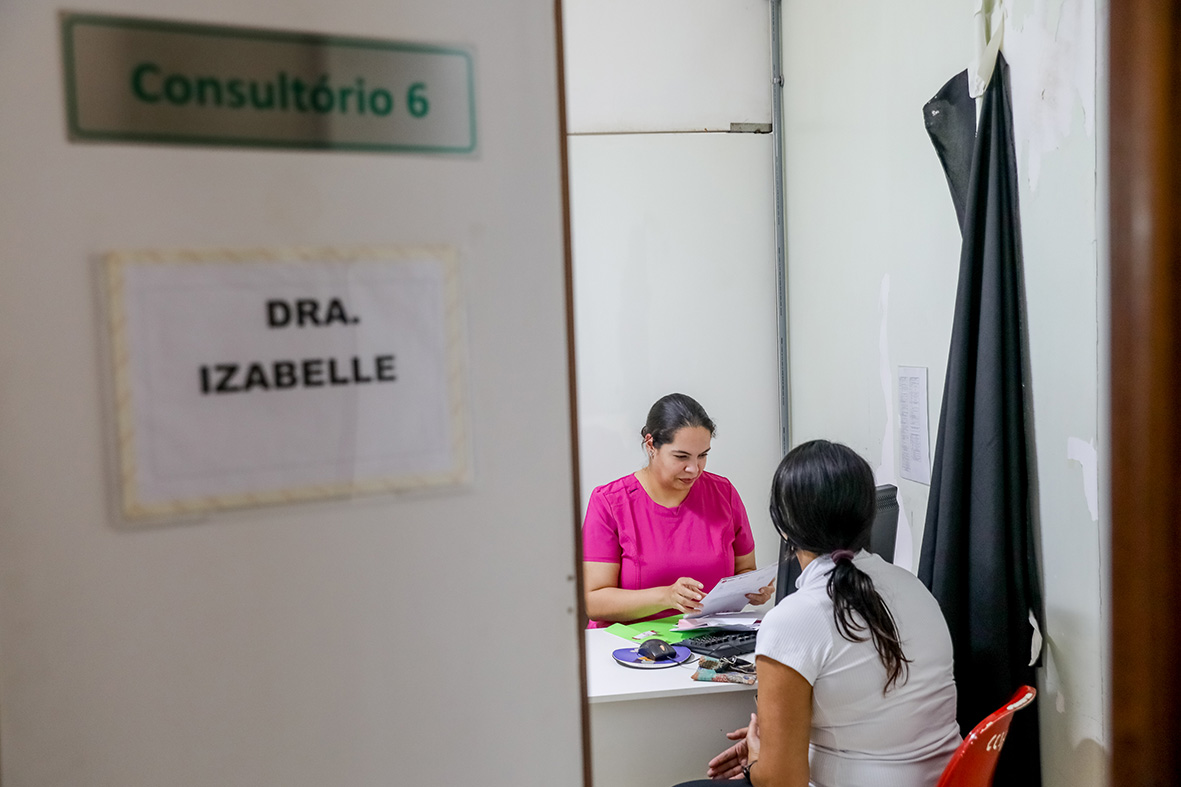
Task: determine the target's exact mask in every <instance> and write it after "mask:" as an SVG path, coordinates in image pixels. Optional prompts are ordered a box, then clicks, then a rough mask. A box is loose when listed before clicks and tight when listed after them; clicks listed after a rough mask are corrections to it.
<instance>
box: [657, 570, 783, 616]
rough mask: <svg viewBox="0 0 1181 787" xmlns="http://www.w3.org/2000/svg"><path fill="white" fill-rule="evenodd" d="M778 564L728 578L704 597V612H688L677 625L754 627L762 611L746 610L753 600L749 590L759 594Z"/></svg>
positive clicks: (702, 607) (702, 602)
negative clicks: (749, 596)
mask: <svg viewBox="0 0 1181 787" xmlns="http://www.w3.org/2000/svg"><path fill="white" fill-rule="evenodd" d="M778 573H779V565H778V564H774V565H770V566H766V567H765V568H760V569H758V570H757V571H747V572H746V573H745V574H735V575H734V576H732V577H726V578H725V579H723V580H721V581H719V582H718V584H717V585H715V586H714V589H713V590H711V591H710V592H709V593H708V594H706V596H705V598H703V599H702V600H701V611H700V612H694V613H693V614H691V615H686V616H685V617H684V618H682V619H681V621H680V622H679V623H678V624H677V629H678V630H679V631H686V630H691V629H699V628H724V629H755V628H758V627H759V620H760V619H761V617H762V613H760V612H743V611H742V609H743V607H745V606H746V605H747V604H749V603H750V599H748V598H747V597H746V595H747V594H748V593H758V592H759V589H760V588H763V587H766V586H767V585H770V584H771V583H772V582H774V581H775V576H776V575H777V574H778Z"/></svg>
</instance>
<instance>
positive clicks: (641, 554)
mask: <svg viewBox="0 0 1181 787" xmlns="http://www.w3.org/2000/svg"><path fill="white" fill-rule="evenodd" d="M640 434H641V435H642V436H643V439H644V450H645V451H646V452H647V454H648V465H647V466H646V467H644V468H641V469H640V470H637V471H636V472H635V473H633V474H631V475H627V476H624V477H623V478H620V479H618V480H617V481H612V482H611V483H609V484H605V485H604V486H600V487H598V488H596V489H595V490H594V491H593V492H592V493H591V497H590V503H589V504H588V505H587V511H586V520H585V521H584V522H583V526H582V545H583V546H582V551H583V560H584V563H583V572H584V579H585V585H586V610H587V615H588V616H589V617H590V619H591V624H590V625H591V627H592V628H597V627H601V626H606V625H609V624H610V623H613V622H634V621H638V620H649V619H652V618H659V617H664V616H666V615H673V614H676V613H678V612H694V611H696V610H698V609H700V608H701V604H700V602H701V599H702V598H704V597H705V594H706V593H708V592H709V591H710V590H711V589H712V588H713V586H714V585H716V584H717V583H718V580H720V579H722V578H724V577H728V576H731V575H732V574H741V573H743V572H746V571H753V570H754V569H755V554H754V548H755V543H754V537H753V536H752V535H751V532H750V521H749V520H748V519H747V516H746V509H745V508H744V507H743V505H742V500H741V499H739V497H738V492H737V491H736V490H735V489H734V486H733V484H731V483H730V482H729V481H727V480H726V479H725V478H723V477H721V476H720V475H714V474H713V473H707V472H705V460H706V457H707V456H708V455H709V449H710V441H711V440H712V438H713V435H714V422H713V421H712V420H710V418H709V416H708V415H706V413H705V410H704V408H702V406H701V405H700V404H698V403H697V402H696V401H694V400H693V399H692V398H690V397H688V396H686V395H685V394H669V395H668V396H665V397H663V398H662V399H660V400H659V401H657V402H656V404H654V405H652V409H651V410H649V412H648V422H647V423H646V424H645V425H644V428H643V429H642V430H641V431H640ZM774 592H775V588H774V586H773V585H768V586H767V587H764V588H761V589H760V591H759V592H758V593H752V594H750V595H748V596H747V598H749V599H750V602H751V603H752V604H762V603H765V602H766V601H767V600H768V599H770V598H771V594H773V593H774Z"/></svg>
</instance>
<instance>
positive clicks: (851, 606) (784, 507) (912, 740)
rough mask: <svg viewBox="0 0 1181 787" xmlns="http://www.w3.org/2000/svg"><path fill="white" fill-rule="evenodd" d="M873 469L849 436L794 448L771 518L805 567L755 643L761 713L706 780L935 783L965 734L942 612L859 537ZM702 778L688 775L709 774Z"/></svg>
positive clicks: (823, 785)
mask: <svg viewBox="0 0 1181 787" xmlns="http://www.w3.org/2000/svg"><path fill="white" fill-rule="evenodd" d="M875 506H876V496H875V487H874V478H873V471H872V470H871V469H870V467H869V464H868V463H867V462H866V461H865V460H864V459H862V458H861V457H860V456H858V455H857V453H856V452H854V451H853V450H852V449H851V448H849V447H848V446H844V445H840V444H838V443H831V442H828V441H826V440H814V441H812V442H808V443H804V444H803V445H800V446H798V447H797V448H795V449H793V450H792V451H791V452H790V453H789V454H788V455H787V456H785V457H784V458H783V461H782V462H781V463H780V464H779V467H778V469H777V470H776V472H775V477H774V480H773V482H772V486H771V520H772V522H774V524H775V528H776V530H778V531H779V535H780V536H781V537H782V538H783V539H784V540H785V541H786V542H787V545H788V547H789V549H791V551H792V552H793V553H794V556H795V557H794V559H796V560H798V561H799V563H800V567H801V568H802V569H803V571H802V573H801V575H800V577H799V579H798V580H797V582H796V588H797V590H796V592H795V593H792V594H791V595H788V596H786V597H785V598H784V599H783V600H782V601H781V602H779V604H778V605H776V607H775V608H774V609H773V610H772V611H771V612H769V613H768V614H767V616H766V617H765V618H764V620H763V624H762V626H761V628H760V629H759V635H758V643H757V645H756V648H755V661H756V666H757V670H758V687H759V688H758V713H757V714H751V719H750V724H749V726H747V727H744V728H742V729H740V730H735V731H734V732H732V733H730V734H729V735H728V736H727V737H729V738H730V739H731V740H736V741H737V743H735V744H734V745H733V746H731V747H730V748H729V749H727V750H726V751H724V752H722V754H720V755H718V756H717V757H715V758H714V759H713V760H711V761H710V763H709V768H708V775H709V776H710V779H711V780H723V779H734V780H740V781H737V782H730V783H731V784H734V783H737V784H739V785H742V784H744V783H746V784H752V785H754V786H755V787H934V785H935V784H936V782H937V781H938V780H939V775H940V773H941V772H942V770H943V768H944V766H945V765H946V764H947V762H948V760H949V759H950V758H951V755H952V754H953V753H954V752H955V750H956V747H957V746H958V745H959V743H960V734H959V727H958V726H957V724H956V719H955V707H956V689H955V682H954V678H953V676H952V645H951V637H950V635H949V634H948V630H947V624H946V622H945V621H944V618H943V614H942V612H941V611H940V609H939V605H938V603H937V602H936V601H935V599H934V597H932V596H931V594H930V593H929V592H928V591H927V589H926V588H925V587H924V586H923V584H922V583H921V582H919V580H918V579H917V578H916V577H915V576H914V575H913V574H911V573H910V572H909V571H906V570H905V569H902V568H898V567H897V566H894V565H893V564H891V563H888V562H886V561H885V560H883V559H882V558H880V557H878V556H877V555H874V554H872V553H870V552H868V551H866V550H865V549H864V547H865V546H866V544H867V543H868V541H869V530H870V526H871V525H872V524H873V520H874V513H875V510H874V509H875ZM710 783H711V782H710V781H709V780H706V781H701V782H690V783H688V784H687V785H685V786H684V787H689V785H708V784H710Z"/></svg>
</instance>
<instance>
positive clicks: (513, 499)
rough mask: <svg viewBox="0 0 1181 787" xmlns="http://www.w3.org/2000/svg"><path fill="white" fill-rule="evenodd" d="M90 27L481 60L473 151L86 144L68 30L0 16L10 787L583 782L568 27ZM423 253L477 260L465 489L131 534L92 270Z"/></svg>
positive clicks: (464, 22) (542, 12)
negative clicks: (404, 48) (301, 250)
mask: <svg viewBox="0 0 1181 787" xmlns="http://www.w3.org/2000/svg"><path fill="white" fill-rule="evenodd" d="M70 8H71V9H73V10H95V11H103V12H122V13H131V14H138V15H143V16H159V17H166V18H177V19H184V20H193V21H203V22H219V23H231V24H249V25H259V26H267V27H278V28H285V29H295V30H311V31H317V32H322V33H335V34H343V35H366V36H377V37H385V38H392V39H398V40H409V41H424V42H441V43H458V44H462V45H468V46H472V47H473V48H474V50H475V62H476V69H475V79H476V91H477V99H476V104H477V112H478V131H479V139H480V143H479V151H478V153H477V155H476V156H475V157H474V158H470V159H469V158H456V159H449V158H441V157H431V156H412V155H366V154H341V153H314V152H272V151H252V150H218V149H201V148H186V147H163V146H155V147H153V146H143V145H72V144H68V143H67V142H66V141H65V122H64V118H63V107H64V103H63V97H62V89H61V77H60V52H59V45H58V30H57V12H56V9H55V7H52V6H49V5H46V4H45V3H40V2H35V1H34V0H12V2H6V3H4V4H3V6H0V73H3V74H4V75H5V79H4V80H3V82H2V83H0V104H2V105H4V106H5V107H8V108H9V109H8V110H7V111H5V112H2V113H0V260H3V264H2V265H0V368H2V369H3V376H2V377H0V434H2V435H3V439H2V440H0V489H2V490H3V493H2V494H0V522H2V527H0V588H2V592H0V737H2V741H0V751H2V752H3V763H2V765H3V771H2V779H3V783H4V785H5V787H32V785H37V787H50V786H53V785H60V786H61V787H76V785H95V786H97V785H111V786H112V787H114V786H115V785H117V786H118V787H137V786H139V785H142V786H143V787H158V786H159V785H177V786H178V787H179V786H181V785H194V786H197V785H200V786H201V787H204V786H205V785H214V784H216V785H251V787H261V786H265V785H275V786H276V787H278V785H283V786H284V787H294V786H295V785H309V787H310V786H311V785H316V787H320V786H321V785H327V784H339V785H350V786H351V785H389V784H415V783H421V784H427V783H430V784H465V783H476V782H479V783H482V784H508V783H513V784H529V783H536V784H541V783H544V784H547V785H550V784H557V785H572V784H578V783H580V782H581V773H582V769H581V750H580V720H579V702H580V699H579V697H578V658H577V645H578V632H577V622H576V619H575V618H576V616H575V595H574V589H573V579H574V571H573V570H574V564H573V558H572V556H573V552H574V535H575V532H576V522H575V519H574V513H573V509H574V493H573V480H572V471H571V467H572V464H571V446H570V441H569V423H570V416H571V413H570V412H569V411H568V398H567V396H568V394H567V372H566V363H567V354H566V335H565V315H564V311H563V309H564V290H563V287H564V285H563V270H562V260H563V245H562V235H561V221H562V217H561V192H560V189H561V185H560V177H559V137H558V117H559V115H558V111H559V110H558V106H557V84H556V62H555V46H554V40H555V37H554V33H555V30H554V19H553V10H552V6H551V4H549V3H536V2H524V1H522V0H517V1H513V0H510V1H509V2H498V3H495V4H489V3H483V2H462V0H430V2H418V1H416V0H395V2H378V1H377V0H343V1H342V2H336V3H320V2H295V3H292V2H276V1H275V0H234V1H233V2H230V1H228V0H212V2H206V3H203V4H200V5H194V4H192V3H188V2H181V0H118V2H114V3H105V4H104V3H98V2H95V1H94V0H78V1H77V2H74V3H71V5H70ZM16 108H18V109H16ZM14 109H15V111H14ZM506 195H509V196H510V197H511V198H506ZM429 242H445V243H453V244H455V245H457V246H458V247H459V249H460V252H461V255H462V274H461V275H462V281H463V287H464V295H465V299H466V306H467V323H468V328H469V342H468V355H469V358H470V365H469V381H470V406H471V412H472V427H473V428H472V433H473V438H472V439H473V448H474V478H475V480H474V482H473V484H472V485H471V486H470V488H467V489H463V490H453V491H443V492H438V493H433V494H429V495H421V496H408V497H405V498H390V497H374V498H365V499H357V500H354V501H345V502H324V503H318V504H309V505H301V506H290V507H273V508H266V509H259V510H253V511H237V512H230V513H225V514H218V515H216V516H209V517H207V518H205V519H203V520H201V521H195V522H188V523H184V524H179V525H175V526H168V527H159V528H154V529H148V530H140V531H134V532H132V531H126V530H120V529H117V528H116V523H115V522H114V521H113V520H112V517H111V516H110V515H109V513H108V512H109V511H110V510H111V506H110V502H111V497H110V495H111V489H110V486H109V484H108V482H107V480H108V475H107V472H106V462H107V460H108V454H107V452H106V445H107V439H108V436H109V430H110V427H111V423H110V421H111V413H110V412H109V411H108V410H107V409H106V408H105V407H104V405H103V392H102V389H101V385H100V380H101V379H102V376H103V373H102V368H101V366H100V364H101V356H100V354H99V351H98V347H99V345H100V341H99V339H98V335H99V331H100V330H102V326H101V325H100V323H99V318H98V311H99V310H98V308H97V297H96V266H95V260H96V255H98V254H100V253H101V252H104V251H107V250H112V249H126V248H160V247H166V248H175V247H182V248H183V247H209V246H229V247H242V246H269V245H277V246H289V245H303V244H307V245H350V244H357V243H429ZM523 545H528V549H523ZM526 647H529V648H536V649H538V650H541V651H543V652H545V653H547V658H545V659H539V660H537V661H535V662H531V663H530V665H529V666H528V668H527V681H526V682H527V688H525V689H523V688H522V685H523V684H522V680H521V678H520V674H519V669H520V667H519V666H517V665H519V664H520V659H519V657H520V655H521V653H522V650H523V649H524V648H526ZM522 742H532V745H527V746H523V744H522ZM523 750H527V755H528V756H522V751H523Z"/></svg>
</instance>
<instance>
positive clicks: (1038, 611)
mask: <svg viewBox="0 0 1181 787" xmlns="http://www.w3.org/2000/svg"><path fill="white" fill-rule="evenodd" d="M1010 107H1011V101H1010V98H1009V90H1008V66H1007V65H1006V64H1005V62H1004V58H1003V57H1000V58H998V61H997V66H996V70H995V72H994V73H993V77H992V81H991V82H990V83H989V86H988V89H987V92H986V93H985V95H984V101H983V106H982V110H981V114H980V120H979V124H978V125H977V122H976V108H975V100H974V99H973V98H972V97H971V96H970V95H969V94H968V79H967V72H964V73H961V74H959V75H957V76H955V77H954V78H952V80H951V81H950V82H948V83H947V84H946V85H944V87H943V89H942V90H940V91H939V93H938V95H936V96H935V98H933V99H932V100H931V101H930V102H929V103H928V104H927V105H926V106H925V107H924V116H925V118H926V123H927V131H928V133H929V134H930V136H931V140H932V142H933V143H934V144H935V148H936V151H937V153H938V155H939V158H940V160H941V161H942V163H943V168H944V172H945V173H946V175H947V182H948V185H949V186H950V188H951V192H952V201H953V202H954V203H955V207H956V214H957V216H958V217H959V220H960V229H961V232H962V236H963V245H962V247H961V251H960V276H959V288H958V291H957V294H956V305H955V316H954V319H953V323H952V332H951V349H950V352H949V354H948V359H947V379H946V382H945V383H944V388H943V405H942V409H941V411H940V414H939V432H938V438H937V441H936V447H935V459H934V467H933V468H932V474H931V494H930V498H929V502H928V507H927V522H926V527H925V529H924V531H923V547H922V553H921V556H920V558H919V578H920V579H921V580H922V581H923V582H924V583H925V584H926V585H927V587H928V588H930V589H931V592H932V594H934V596H935V598H936V599H937V600H938V601H939V605H940V606H941V607H942V609H943V614H944V616H945V617H946V618H947V624H948V627H949V628H950V630H951V637H952V641H953V643H954V645H955V677H956V688H957V690H958V692H959V708H958V711H959V713H958V716H959V723H960V727H961V729H962V730H963V732H964V734H965V735H967V733H968V732H969V731H971V729H972V728H973V727H974V726H976V724H977V723H978V722H980V721H981V720H982V719H984V718H985V717H986V716H988V715H989V714H990V713H992V712H993V711H996V710H997V709H999V708H1000V707H1001V706H1002V705H1003V704H1004V702H1005V701H1006V700H1007V699H1009V697H1010V696H1011V695H1012V694H1013V692H1014V691H1016V690H1017V689H1018V688H1019V687H1020V686H1022V685H1026V684H1028V685H1035V668H1034V667H1033V666H1031V665H1030V661H1031V659H1032V656H1031V650H1032V647H1033V627H1032V625H1031V624H1030V615H1031V614H1032V615H1033V616H1034V617H1035V619H1036V620H1037V622H1038V626H1039V628H1040V627H1041V625H1042V621H1043V615H1042V597H1041V580H1040V576H1039V571H1038V566H1037V557H1036V552H1035V547H1034V541H1033V527H1032V522H1031V513H1030V512H1031V505H1030V488H1031V484H1030V476H1029V460H1028V453H1027V439H1026V438H1027V432H1026V426H1027V423H1026V416H1027V411H1026V407H1025V402H1026V399H1025V393H1026V385H1025V381H1024V376H1025V375H1024V370H1025V362H1024V342H1023V338H1022V322H1023V317H1022V308H1023V304H1024V297H1023V294H1024V290H1023V284H1022V265H1021V235H1020V221H1019V215H1018V205H1017V160H1016V156H1015V154H1014V148H1013V124H1012V113H1011V109H1010ZM1030 444H1032V443H1030ZM1037 707H1038V703H1035V704H1034V705H1033V706H1031V707H1030V708H1027V709H1025V710H1023V711H1021V712H1020V713H1018V714H1017V715H1016V716H1015V717H1014V722H1013V726H1012V728H1011V730H1010V732H1009V736H1008V738H1007V739H1006V741H1005V744H1004V749H1003V750H1002V753H1001V759H1000V763H999V764H998V768H997V774H996V779H995V783H996V784H998V785H1001V784H1003V785H1006V787H1009V786H1010V785H1015V786H1020V785H1040V784H1041V766H1040V762H1041V758H1040V752H1039V744H1038V720H1037Z"/></svg>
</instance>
